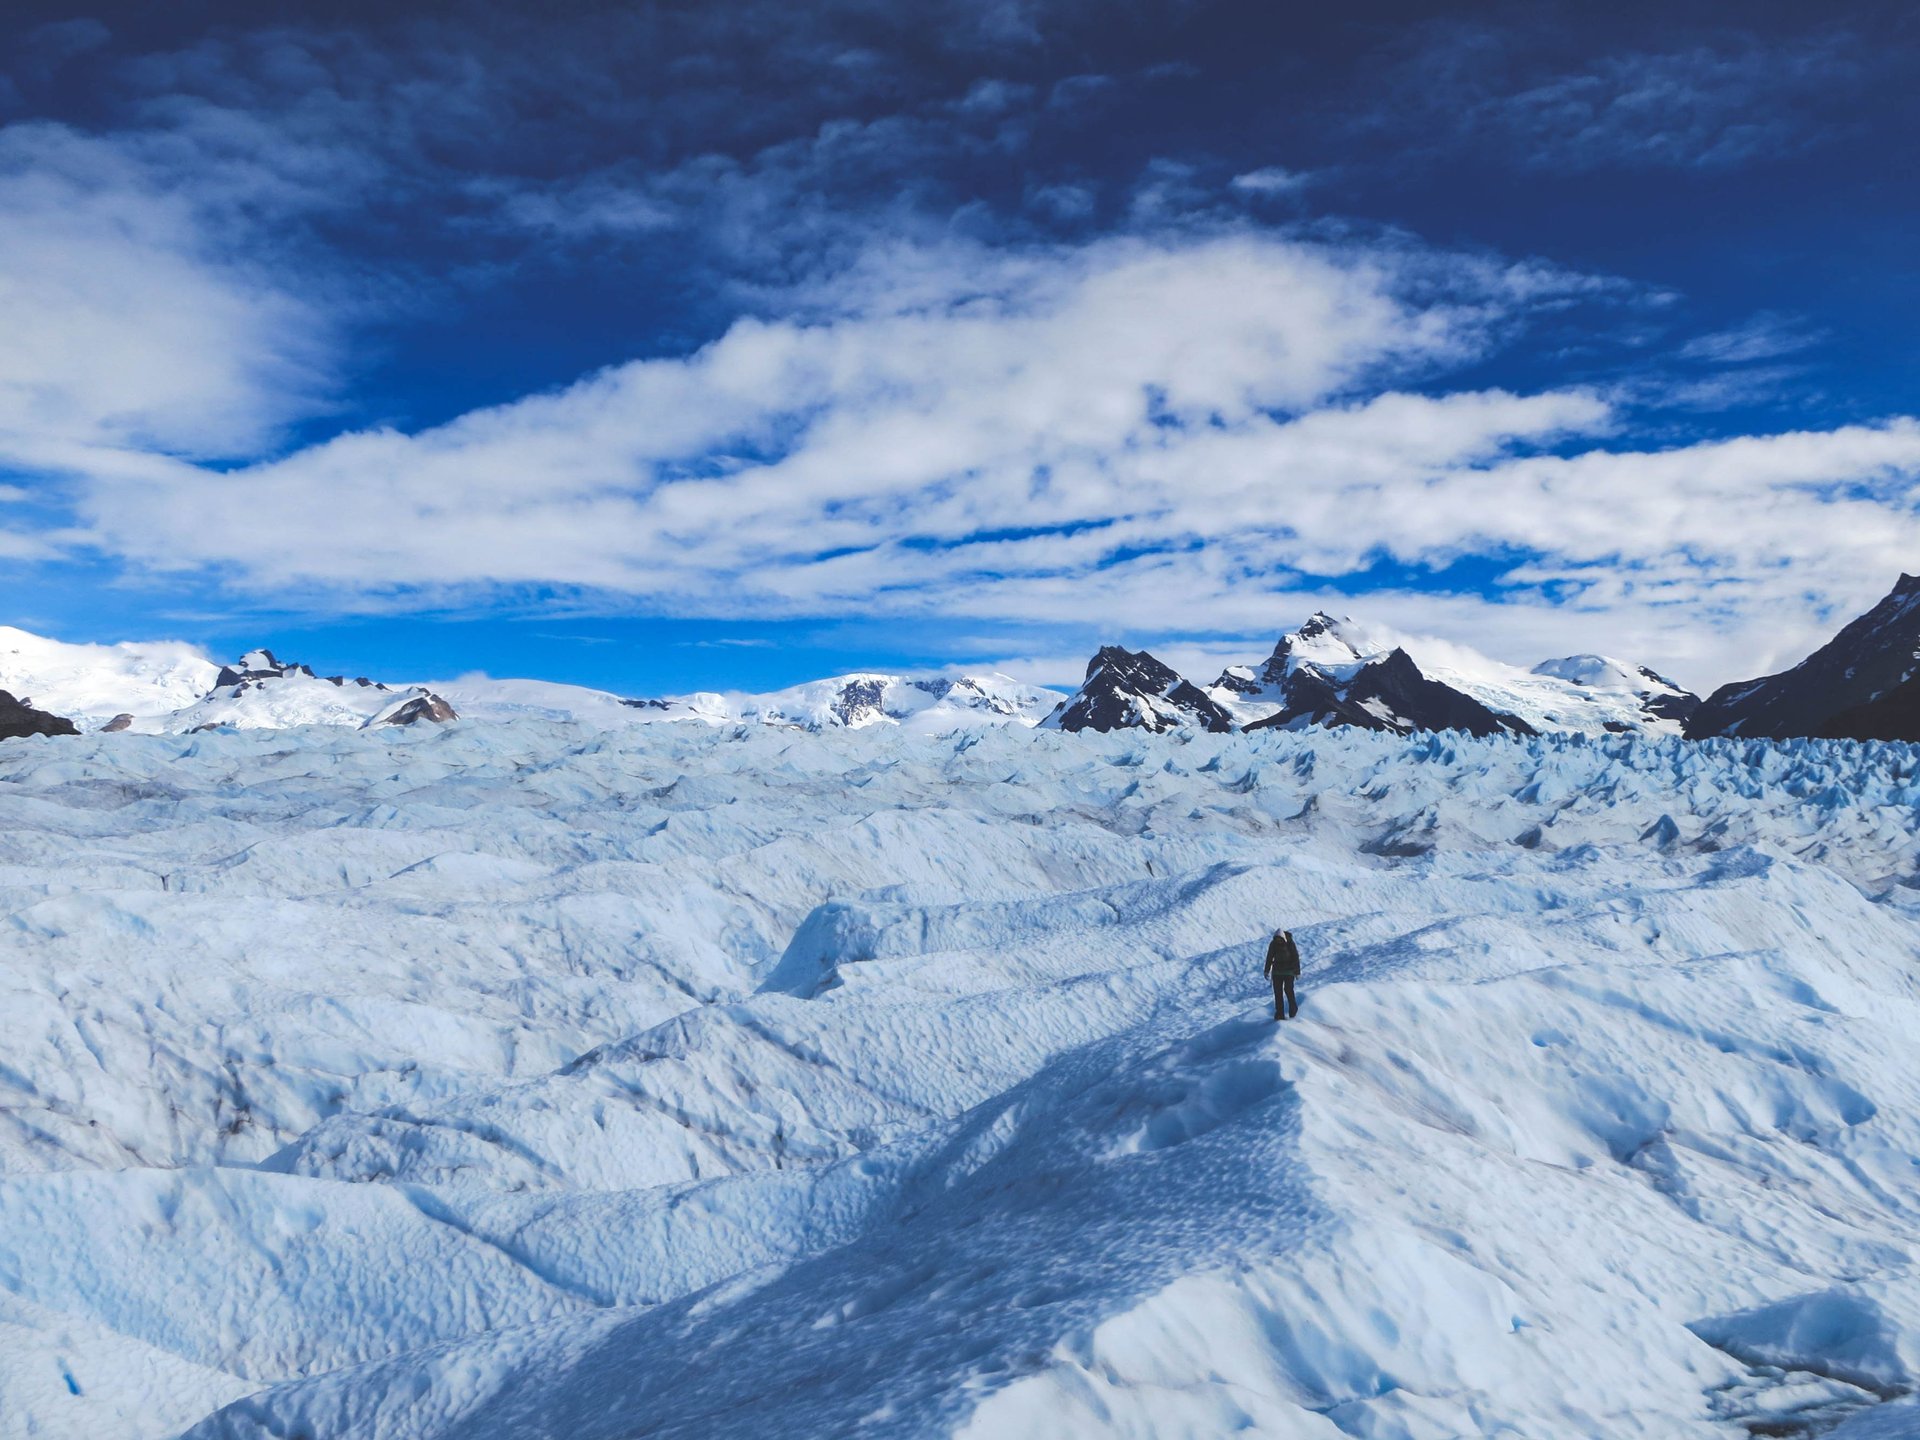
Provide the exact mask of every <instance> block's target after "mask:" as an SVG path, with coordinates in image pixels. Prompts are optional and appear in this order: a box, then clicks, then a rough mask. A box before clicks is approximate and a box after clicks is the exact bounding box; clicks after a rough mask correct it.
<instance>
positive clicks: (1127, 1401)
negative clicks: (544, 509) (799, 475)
mask: <svg viewBox="0 0 1920 1440" xmlns="http://www.w3.org/2000/svg"><path fill="white" fill-rule="evenodd" d="M455 698H456V703H457V699H458V697H455ZM527 698H528V703H532V699H533V697H527ZM0 786H3V787H4V789H3V790H0V793H4V794H5V796H6V798H7V806H8V808H7V815H8V820H9V824H8V826H7V827H6V829H5V831H4V833H3V834H0V847H4V848H3V849H0V886H3V887H4V890H3V894H4V903H5V911H6V927H7V928H6V935H7V944H6V946H5V948H4V950H0V985H4V987H5V993H4V995H0V1026H3V1027H4V1033H0V1042H3V1043H0V1433H4V1434H5V1435H7V1436H9V1437H12V1436H15V1435H18V1436H32V1437H76V1440H77V1437H98V1436H104V1435H112V1436H116V1437H129V1440H148V1437H151V1440H159V1437H164V1436H173V1435H179V1434H185V1435H188V1436H191V1437H194V1440H240V1437H245V1440H263V1437H267V1436H275V1437H290V1436H295V1435H304V1436H312V1437H327V1440H347V1437H352V1440H402V1437H405V1440H455V1437H458V1440H509V1437H511V1440H528V1437H552V1440H562V1437H565V1440H612V1437H627V1436H636V1435H642V1434H644V1435H649V1436H712V1435H753V1434H758V1433H768V1434H780V1435H789V1436H840V1435H846V1434H852V1433H856V1432H857V1433H863V1434H875V1435H902V1436H920V1435H928V1434H956V1435H968V1436H976V1437H996V1440H997V1437H1018V1436H1048V1437H1055V1436H1060V1435H1066V1434H1111V1435H1125V1436H1140V1437H1145V1436H1156V1437H1159V1436H1196V1437H1197V1436H1216V1435H1220V1434H1224V1433H1230V1432H1235V1431H1240V1432H1245V1433H1254V1434H1264V1435H1286V1436H1302V1437H1314V1436H1327V1437H1334V1436H1342V1435H1345V1436H1367V1437H1402V1440H1414V1437H1419V1440H1426V1437H1442V1436H1462V1435H1509V1436H1515V1435H1517V1436H1527V1437H1563V1436H1564V1437H1572V1436H1662V1437H1666V1436H1675V1437H1685V1436H1702V1437H1704V1436H1740V1435H1745V1434H1773V1435H1796V1434H1805V1435H1812V1434H1817V1433H1827V1434H1831V1435H1833V1436H1836V1437H1839V1440H1866V1437H1876V1436H1893V1435H1914V1434H1920V1408H1916V1406H1915V1404H1914V1403H1913V1399H1912V1396H1913V1393H1914V1390H1915V1387H1916V1385H1920V1303H1917V1302H1916V1295H1920V1284H1917V1283H1916V1281H1917V1279H1920V1277H1916V1275H1915V1273H1914V1271H1915V1255H1916V1246H1920V1054H1917V1053H1916V1049H1915V1047H1914V1045H1913V1043H1912V1036H1913V1035H1914V1033H1915V1032H1916V1027H1920V979H1916V959H1917V958H1920V891H1917V890H1916V888H1915V885H1916V876H1917V875H1920V868H1917V867H1920V818H1916V817H1917V816H1920V810H1917V809H1916V806H1917V805H1920V751H1916V750H1914V749H1913V748H1911V747H1906V746H1899V745H1858V744H1850V743H1838V742H1817V741H1809V742H1787V743H1781V744H1771V743H1763V742H1734V741H1713V742H1706V743H1699V744H1688V743H1683V742H1679V741H1675V740H1670V739H1649V738H1645V737H1632V736H1622V737H1607V738H1600V739H1590V738H1587V737H1581V736H1549V737H1545V738H1538V739H1524V740H1523V739H1514V738H1510V737H1499V738H1494V739H1487V740H1473V739H1467V738H1462V737H1457V736H1432V735H1428V736H1418V737H1411V738H1402V737H1397V736H1391V735H1379V734H1371V733H1360V732H1355V731H1351V730H1349V731H1339V732H1312V731H1309V732H1283V731H1267V732H1260V733H1255V734H1251V735H1200V734H1194V733H1176V734H1171V735H1161V736H1153V735H1145V734H1140V733H1137V732H1136V733H1132V734H1127V733H1117V734H1111V735H1097V734H1059V733H1055V732H1050V731H1033V730H1028V729H1025V728H1017V729H1014V728H1006V727H1001V728H995V729H985V730H981V729H975V730H972V731H968V732H965V733H961V734H957V735H948V736H938V735H924V734H916V733H912V732H911V731H909V730H906V729H903V728H900V727H898V726H872V727H866V728H854V729H849V728H844V727H842V728H833V729H827V730H823V731H820V732H807V731H801V730H793V729H786V728H781V727H775V726H767V725H747V724H724V725H718V726H714V727H708V726H701V725H640V726H625V727H619V728H596V727H594V726H590V725H583V724H579V723H560V722H554V721H548V720H540V719H535V718H521V719H517V720H505V719H502V720H499V721H497V722H494V723H475V722H474V721H472V720H463V721H456V722H454V723H452V724H449V725H446V726H444V727H415V728H413V729H408V730H391V729H389V730H371V731H368V730H348V729H339V728H324V727H316V728H307V729H302V730H289V731H279V732H272V731H237V732H209V733H204V734H195V735H139V734H108V735H83V736H79V737H66V738H60V739H28V740H17V741H8V742H5V743H4V744H0ZM1279 925H1286V926H1288V927H1290V928H1291V929H1292V930H1293V932H1294V934H1295V936H1296V938H1297V939H1298V941H1299V943H1300V947H1301V949H1302V951H1303V953H1304V955H1305V958H1306V973H1305V976H1304V977H1303V980H1302V982H1301V998H1302V1002H1303V1003H1302V1009H1301V1013H1300V1016H1299V1018H1298V1019H1297V1020H1294V1021H1289V1022H1286V1023H1284V1024H1275V1023H1274V1022H1273V1021H1272V1019H1271V1009H1270V1003H1271V1002H1270V997H1269V994H1268V991H1267V989H1266V986H1265V984H1264V982H1263V981H1262V979H1261V976H1260V957H1261V954H1262V953H1263V951H1264V948H1265V943H1266V939H1267V936H1268V933H1269V932H1270V930H1271V929H1272V928H1273V927H1275V926H1279ZM1836 1427H1837V1428H1836Z"/></svg>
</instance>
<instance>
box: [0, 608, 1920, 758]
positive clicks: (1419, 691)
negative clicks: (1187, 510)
mask: <svg viewBox="0 0 1920 1440" xmlns="http://www.w3.org/2000/svg"><path fill="white" fill-rule="evenodd" d="M1917 657H1920V578H1916V577H1914V576H1910V575H1902V576H1901V577H1900V580H1899V583H1898V584H1897V585H1895V587H1894V588H1893V591H1892V592H1891V593H1890V594H1889V595H1888V596H1887V597H1886V598H1885V599H1884V600H1882V601H1881V602H1880V603H1879V604H1878V605H1877V606H1875V607H1874V608H1873V609H1872V610H1870V611H1869V612H1868V613H1867V614H1865V615H1863V616H1861V617H1860V618H1859V619H1857V620H1855V621H1853V622H1852V623H1850V624H1848V625H1847V626H1846V627H1845V628H1844V629H1842V630H1841V631H1840V632H1839V634H1837V635H1836V636H1835V637H1834V638H1833V640H1831V641H1829V642H1828V643H1827V644H1826V645H1823V646H1822V647H1821V648H1820V649H1818V650H1816V651H1815V652H1814V653H1813V654H1812V655H1810V656H1808V657H1807V658H1806V659H1805V660H1803V661H1801V662H1800V663H1799V664H1798V665H1795V666H1793V667H1792V668H1791V669H1788V670H1785V671H1782V672H1780V673H1779V674H1776V675H1769V676H1764V677H1761V678H1759V679H1755V680H1747V681H1741V682H1737V683H1735V684H1731V685H1724V686H1721V687H1720V688H1719V689H1718V690H1716V691H1714V692H1713V694H1712V695H1711V696H1709V697H1708V698H1707V699H1706V700H1705V701H1702V700H1701V699H1700V698H1699V697H1697V696H1695V695H1693V694H1691V693H1689V692H1688V691H1686V690H1685V689H1683V688H1682V687H1680V686H1679V685H1677V684H1675V683H1674V682H1673V681H1671V680H1669V679H1667V678H1666V677H1665V676H1663V675H1660V674H1658V673H1656V672H1655V671H1653V670H1650V669H1648V668H1646V667H1645V666H1642V665H1637V664H1633V663H1631V662H1627V661H1622V660H1616V659H1612V658H1610V657H1607V656H1604V655H1573V656H1567V657H1564V658H1561V659H1556V660H1548V661H1544V662H1542V663H1541V664H1538V665H1535V666H1533V667H1532V668H1531V669H1522V668H1520V667H1517V666H1513V665H1507V664H1504V663H1502V662H1500V661H1497V660H1493V659H1490V658H1489V657H1487V656H1485V655H1481V654H1479V653H1477V652H1475V651H1473V650H1470V649H1467V648H1465V647H1462V646H1458V645H1453V644H1449V643H1447V642H1444V641H1439V640H1432V639H1416V638H1412V637H1408V636H1403V635H1399V634H1397V633H1395V632H1393V631H1389V630H1386V629H1383V628H1380V627H1377V626H1372V625H1368V624H1366V623H1363V622H1361V621H1358V620H1354V619H1352V618H1351V617H1335V616H1332V615H1329V614H1327V613H1325V612H1321V613H1318V614H1315V615H1313V616H1311V617H1309V619H1308V620H1307V621H1306V622H1305V623H1304V624H1302V625H1301V626H1300V627H1299V628H1298V629H1296V630H1291V631H1288V632H1287V633H1285V634H1283V635H1282V636H1281V637H1280V639H1279V641H1278V642H1277V643H1276V644H1275V646H1274V648H1273V650H1272V652H1271V653H1270V654H1269V655H1268V656H1267V658H1266V659H1265V660H1263V661H1261V662H1259V663H1258V664H1249V665H1233V666H1229V667H1227V668H1226V669H1225V670H1224V671H1222V672H1221V673H1220V675H1219V676H1218V677H1216V678H1215V679H1214V680H1213V681H1212V682H1211V683H1209V684H1204V685H1203V684H1198V683H1195V682H1194V681H1192V680H1190V679H1188V678H1186V677H1185V676H1182V675H1181V674H1179V673H1178V672H1177V671H1176V670H1174V669H1173V668H1172V667H1171V666H1169V665H1167V664H1165V663H1164V662H1162V661H1161V660H1159V659H1158V658H1156V657H1155V656H1153V655H1151V654H1149V653H1147V652H1145V651H1136V650H1127V649H1125V648H1123V647H1121V646H1117V645H1108V646H1103V647H1102V648H1101V649H1100V650H1099V651H1098V652H1097V653H1096V654H1095V655H1094V656H1093V658H1092V659H1091V660H1090V661H1089V662H1088V664H1087V667H1086V673H1085V678H1084V679H1083V680H1082V682H1081V684H1080V686H1079V687H1078V688H1077V689H1076V690H1075V691H1074V692H1073V693H1072V694H1070V695H1066V696H1064V697H1063V696H1062V695H1061V694H1060V693H1059V692H1058V691H1054V690H1049V689H1045V688H1042V687H1040V686H1036V685H1030V684H1026V683H1024V682H1022V681H1019V680H1016V679H1013V678H1012V677H1010V676H1007V675H1002V674H997V673H991V672H989V673H977V674H950V675H932V676H928V675H904V674H895V673H889V672H881V671H860V672H855V673H852V674H847V675H839V676H834V677H832V678H830V679H825V680H816V681H811V682H808V683H806V684H802V685H796V686H792V687H789V688H787V689H784V690H777V691H773V692H770V693H764V694H758V693H751V692H746V691H726V692H722V691H702V692H698V693H694V694H690V695H680V696H670V697H664V698H631V697H627V696H622V695H616V694H613V693H611V692H609V691H604V690H595V689H591V688H588V687H584V686H577V685H566V684H559V683H555V682H549V681H541V680H496V679H493V678H491V677H485V676H477V677H468V678H466V679H462V680H456V681H449V682H433V683H432V684H431V685H428V684H405V685H387V684H383V683H381V682H378V681H375V680H371V679H368V678H366V677H365V676H359V677H355V678H352V679H349V678H348V677H346V676H344V675H333V676H320V675H316V674H315V673H314V671H313V670H312V669H310V668H309V667H307V666H305V665H301V664H297V663H293V662H289V661H283V660H281V659H280V658H279V657H277V656H276V655H274V653H273V652H272V651H270V650H267V649H257V650H252V651H249V652H247V653H246V654H245V655H242V656H241V657H240V658H239V659H238V660H237V661H236V662H234V663H233V664H231V665H216V664H214V663H213V662H212V661H210V660H208V659H207V658H206V657H205V656H204V655H202V654H201V653H200V652H199V651H197V650H196V649H194V648H193V647H191V646H189V645H185V644H182V643H180V642H177V641H160V642H152V643H134V642H128V643H123V644H118V645H74V644H67V643H64V642H61V641H57V640H50V639H47V638H45V637H42V636H38V635H34V634H31V633H29V632H27V631H24V630H18V629H13V628H11V627H5V626H0V737H5V736H15V735H57V734H63V733H73V732H74V731H90V730H106V731H122V730H124V731H134V732H142V733H190V732H194V731H201V730H210V729H220V728H234V729H277V728H286V727H290V726H296V725H317V724H318V725H352V726H359V727H362V728H370V727H378V726H389V725H409V724H414V723H417V722H421V721H426V722H430V723H439V722H445V721H448V720H452V719H455V718H458V717H460V716H462V715H464V716H466V717H467V718H469V719H473V720H481V721H489V720H509V719H514V718H519V717H534V718H544V719H571V720H580V721H586V722H589V723H594V724H600V725H607V726H612V725H623V724H637V723H648V722H656V721H698V722H701V723H705V724H709V725H724V724H767V725H782V726H790V727H793V728H796V729H804V730H824V729H843V728H844V729H861V728H865V727H868V726H897V727H900V728H903V729H907V730H911V731H917V732H921V733H928V734H945V733H950V732H952V731H956V730H965V729H971V728H975V727H978V726H998V725H1024V726H1039V727H1044V728H1047V729H1054V730H1062V731H1069V732H1071V731H1080V730H1094V731H1110V730H1122V729H1144V730H1148V731H1155V732H1164V731H1168V730H1176V729H1193V730H1199V731H1207V732H1212V733H1224V732H1227V731H1233V730H1262V729H1302V728H1306V727H1309V726H1350V727H1356V728H1359V729H1365V730H1381V731H1390V732H1396V733H1400V734H1407V733H1412V732H1414V731H1427V730H1454V731H1463V732H1466V733H1468V734H1473V735H1495V734H1512V735H1536V734H1543V733H1549V732H1561V733H1575V734H1588V735H1606V734H1644V735H1684V736H1686V737H1687V738H1690V739H1706V738H1711V737H1714V736H1722V735H1726V736H1740V737H1753V738H1770V739H1781V738H1788V737H1795V736H1807V737H1830V738H1848V739H1883V740H1920V658H1917Z"/></svg>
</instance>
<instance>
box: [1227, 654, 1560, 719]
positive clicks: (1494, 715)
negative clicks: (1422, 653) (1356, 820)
mask: <svg viewBox="0 0 1920 1440" xmlns="http://www.w3.org/2000/svg"><path fill="white" fill-rule="evenodd" d="M1275 654H1276V656H1278V655H1279V654H1280V652H1279V651H1276V652H1275ZM1268 663H1269V667H1271V665H1272V663H1273V662H1271V661H1270V662H1268ZM1301 725H1352V726H1355V727H1356V728H1358V729H1362V730H1386V731H1391V732H1393V733H1395V734H1398V735H1407V734H1411V733H1412V732H1413V731H1415V730H1464V731H1465V732H1466V733H1468V734H1469V735H1499V734H1508V735H1532V734H1534V733H1535V731H1534V728H1533V727H1532V726H1531V725H1529V724H1527V722H1526V721H1524V720H1521V719H1519V718H1518V717H1516V716H1513V715H1503V714H1501V713H1500V712H1499V711H1497V710H1491V709H1489V708H1488V707H1487V706H1485V705H1483V704H1481V703H1480V702H1479V701H1478V700H1476V699H1474V698H1473V697H1472V696H1471V695H1467V694H1465V693H1463V692H1461V691H1459V690H1456V689H1454V688H1453V687H1452V686H1451V685H1443V684H1442V683H1441V682H1440V681H1438V680H1431V679H1429V678H1427V676H1425V675H1423V674H1422V673H1421V672H1420V667H1419V666H1418V665H1416V664H1415V663H1414V660H1413V657H1412V656H1411V655H1409V654H1407V652H1406V651H1405V650H1399V649H1396V650H1394V651H1392V652H1391V653H1389V654H1388V655H1387V656H1386V657H1385V658H1383V659H1380V660H1376V661H1374V662H1373V663H1372V664H1370V665H1367V666H1365V667H1364V668H1362V669H1361V670H1360V671H1359V673H1357V674H1356V675H1354V676H1353V678H1352V679H1351V680H1349V681H1347V682H1346V683H1345V684H1344V685H1342V684H1338V683H1336V682H1335V681H1334V680H1333V679H1332V678H1331V677H1330V676H1328V675H1326V674H1324V673H1322V672H1321V671H1319V670H1317V669H1315V668H1313V667H1311V666H1303V667H1301V668H1300V669H1298V670H1296V671H1294V673H1293V675H1292V676H1291V677H1290V678H1289V679H1288V681H1287V708H1286V709H1284V710H1282V711H1281V712H1280V713H1279V714H1277V715H1273V716H1270V717H1269V718H1267V719H1265V720H1260V721H1257V722H1255V723H1254V724H1252V725H1249V726H1248V727H1247V728H1248V729H1249V730H1273V729H1284V728H1288V727H1298V726H1301Z"/></svg>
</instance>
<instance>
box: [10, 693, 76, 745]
mask: <svg viewBox="0 0 1920 1440" xmlns="http://www.w3.org/2000/svg"><path fill="white" fill-rule="evenodd" d="M79 733H80V730H79V727H77V726H76V725H75V724H74V723H73V722H72V721H71V720H66V719H63V718H62V717H60V716H58V715H52V714H49V713H48V712H47V711H45V710H36V709H34V708H33V702H32V701H31V700H29V699H25V698H22V699H15V698H14V697H13V696H12V695H10V694H8V693H7V692H6V691H5V690H0V739H4V740H11V739H13V738H15V737H17V736H22V735H78V734H79Z"/></svg>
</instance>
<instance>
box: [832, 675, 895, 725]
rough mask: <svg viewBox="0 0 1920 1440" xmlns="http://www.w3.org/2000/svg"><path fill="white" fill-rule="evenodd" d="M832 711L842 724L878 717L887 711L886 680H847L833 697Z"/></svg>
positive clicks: (853, 723)
mask: <svg viewBox="0 0 1920 1440" xmlns="http://www.w3.org/2000/svg"><path fill="white" fill-rule="evenodd" d="M833 713H834V714H835V715H838V716H839V717H840V723H841V724H843V725H856V724H858V723H859V722H860V721H862V720H871V719H878V718H880V717H882V716H884V715H885V714H886V713H887V682H886V681H884V680H878V679H865V680H849V681H848V682H847V683H846V684H844V685H842V686H841V687H840V693H839V694H838V695H836V696H835V697H834V700H833Z"/></svg>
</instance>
